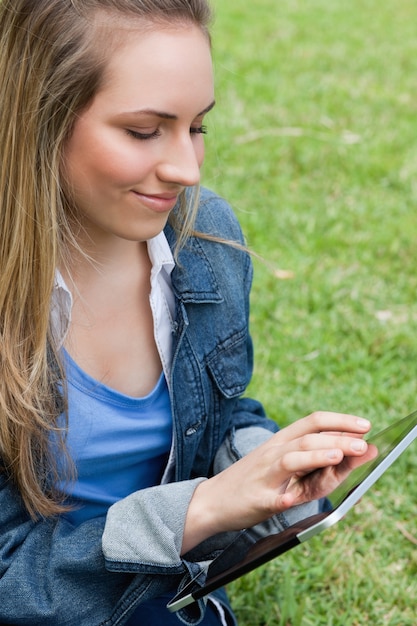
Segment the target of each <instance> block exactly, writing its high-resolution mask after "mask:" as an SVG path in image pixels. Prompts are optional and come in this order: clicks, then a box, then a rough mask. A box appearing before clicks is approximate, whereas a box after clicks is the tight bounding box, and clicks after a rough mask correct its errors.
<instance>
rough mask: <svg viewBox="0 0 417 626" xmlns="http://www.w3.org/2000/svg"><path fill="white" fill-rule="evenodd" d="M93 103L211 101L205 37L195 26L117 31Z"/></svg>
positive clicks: (210, 65) (211, 75) (207, 41)
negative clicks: (103, 100)
mask: <svg viewBox="0 0 417 626" xmlns="http://www.w3.org/2000/svg"><path fill="white" fill-rule="evenodd" d="M118 31H119V32H118V34H116V33H114V31H113V37H116V38H117V39H116V45H115V47H114V48H113V52H112V53H111V54H110V55H109V58H108V62H107V64H106V69H105V72H104V76H103V82H102V87H101V89H100V91H99V92H98V94H97V96H96V97H100V96H103V95H105V97H106V98H107V99H108V100H111V99H118V100H122V101H123V104H124V106H138V105H141V104H143V101H144V100H146V105H147V106H152V105H159V104H160V102H153V100H154V99H156V100H158V101H160V100H161V99H163V100H165V101H166V102H167V103H169V101H170V99H172V100H175V99H176V98H178V96H179V95H182V100H183V101H184V100H188V101H191V102H190V103H192V102H196V101H198V100H201V99H202V101H203V106H202V108H201V110H202V109H204V108H205V107H206V106H207V104H209V102H210V101H211V100H212V99H213V98H214V81H213V67H212V59H211V50H210V42H209V39H208V37H207V35H206V34H205V33H204V32H203V31H202V30H201V29H200V28H199V27H198V26H195V25H190V24H188V25H178V26H169V27H167V26H160V27H158V26H156V25H153V26H152V27H150V26H149V27H148V28H143V26H141V27H140V28H137V29H136V28H126V27H124V28H120V29H118Z"/></svg>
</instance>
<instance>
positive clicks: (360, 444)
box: [350, 439, 366, 452]
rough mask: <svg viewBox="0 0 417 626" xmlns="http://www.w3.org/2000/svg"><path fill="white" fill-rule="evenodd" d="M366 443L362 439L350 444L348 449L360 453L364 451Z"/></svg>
mask: <svg viewBox="0 0 417 626" xmlns="http://www.w3.org/2000/svg"><path fill="white" fill-rule="evenodd" d="M365 446H366V443H365V442H364V441H363V440H362V439H356V441H353V442H352V443H351V444H350V447H351V449H352V450H354V451H355V452H362V450H364V449H365Z"/></svg>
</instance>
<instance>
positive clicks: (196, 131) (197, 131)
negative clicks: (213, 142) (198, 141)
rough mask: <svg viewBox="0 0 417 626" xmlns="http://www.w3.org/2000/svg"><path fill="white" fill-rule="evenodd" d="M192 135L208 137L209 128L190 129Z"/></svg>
mask: <svg viewBox="0 0 417 626" xmlns="http://www.w3.org/2000/svg"><path fill="white" fill-rule="evenodd" d="M190 133H194V134H195V135H206V134H207V126H198V127H197V128H192V127H191V128H190Z"/></svg>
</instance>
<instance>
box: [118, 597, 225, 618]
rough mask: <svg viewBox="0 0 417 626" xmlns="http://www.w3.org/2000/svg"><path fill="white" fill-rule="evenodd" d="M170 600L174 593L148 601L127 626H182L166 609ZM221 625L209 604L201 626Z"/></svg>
mask: <svg viewBox="0 0 417 626" xmlns="http://www.w3.org/2000/svg"><path fill="white" fill-rule="evenodd" d="M169 600H172V593H171V594H166V595H163V596H159V598H154V599H152V600H146V601H145V602H143V603H142V604H140V605H139V607H138V608H137V609H136V611H135V613H134V614H133V615H132V617H131V618H130V620H129V621H128V622H127V623H126V626H148V625H149V626H150V625H152V626H181V622H180V620H179V619H178V618H177V616H176V615H175V613H170V612H169V611H168V609H167V608H166V605H167V604H168V602H169ZM221 624H222V622H221V620H220V617H219V615H218V613H217V611H216V609H215V608H214V607H213V605H212V604H211V603H210V602H209V603H208V605H207V610H206V613H205V616H204V619H203V621H202V622H200V624H199V626H221Z"/></svg>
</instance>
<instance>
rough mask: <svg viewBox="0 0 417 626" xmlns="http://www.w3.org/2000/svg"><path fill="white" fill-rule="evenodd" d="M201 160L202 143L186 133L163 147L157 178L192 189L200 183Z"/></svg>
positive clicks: (202, 153) (202, 156)
mask: <svg viewBox="0 0 417 626" xmlns="http://www.w3.org/2000/svg"><path fill="white" fill-rule="evenodd" d="M203 158H204V145H203V143H202V141H200V138H196V137H194V138H193V137H192V135H191V134H190V133H187V135H183V136H181V137H177V138H176V139H175V140H174V139H173V140H172V141H171V142H170V144H169V145H165V150H164V154H163V157H162V159H161V161H160V162H159V165H158V168H157V176H158V178H159V179H160V180H162V181H164V182H169V183H176V184H177V185H181V187H192V186H193V185H197V184H198V183H199V182H200V167H201V165H202V162H203Z"/></svg>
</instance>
